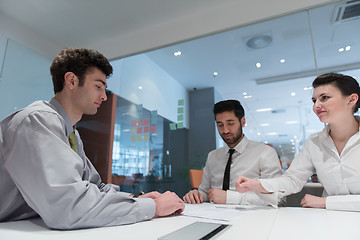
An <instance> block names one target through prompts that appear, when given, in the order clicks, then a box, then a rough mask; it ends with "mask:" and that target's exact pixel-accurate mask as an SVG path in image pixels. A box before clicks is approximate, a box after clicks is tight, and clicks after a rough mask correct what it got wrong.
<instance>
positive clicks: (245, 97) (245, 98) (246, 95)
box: [244, 95, 252, 99]
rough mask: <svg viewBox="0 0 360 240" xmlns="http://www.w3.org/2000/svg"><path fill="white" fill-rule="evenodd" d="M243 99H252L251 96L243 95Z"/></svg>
mask: <svg viewBox="0 0 360 240" xmlns="http://www.w3.org/2000/svg"><path fill="white" fill-rule="evenodd" d="M244 98H245V99H247V98H252V96H251V95H245V96H244Z"/></svg>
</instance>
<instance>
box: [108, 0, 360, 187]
mask: <svg viewBox="0 0 360 240" xmlns="http://www.w3.org/2000/svg"><path fill="white" fill-rule="evenodd" d="M359 6H360V1H339V2H335V3H333V4H330V5H326V6H321V7H318V8H314V9H309V10H305V11H302V12H297V13H293V14H290V15H287V16H281V17H278V18H274V19H270V20H267V21H263V22H259V23H255V24H252V25H248V26H241V27H239V28H237V29H231V30H229V31H226V32H222V33H217V34H214V35H211V36H206V37H202V38H199V39H195V40H191V41H187V42H183V43H179V44H176V45H172V46H168V47H165V48H162V49H158V50H154V51H151V52H147V53H143V54H141V55H142V56H146V58H147V59H148V60H149V61H150V62H151V63H152V64H155V65H156V66H157V67H159V68H161V69H162V70H163V71H164V72H166V73H167V74H168V75H170V76H171V77H172V78H174V79H175V80H176V81H178V82H179V83H180V84H181V85H182V86H183V87H185V88H186V89H187V91H189V92H192V91H196V90H198V89H203V88H209V87H211V88H214V89H215V91H216V92H217V93H218V94H219V95H220V96H221V98H222V99H237V100H239V101H240V102H241V103H242V105H243V106H244V108H245V112H246V113H245V117H246V120H247V124H246V126H245V127H244V133H245V135H246V136H247V137H248V138H249V139H251V140H254V141H259V142H263V143H266V144H270V145H272V146H273V147H274V148H275V149H276V151H277V152H278V155H279V157H280V159H281V161H282V163H283V169H284V171H285V170H286V169H287V167H288V166H289V165H290V164H291V161H292V159H293V158H294V156H295V155H296V154H297V153H298V152H299V150H300V149H301V146H302V144H303V142H304V141H305V140H306V139H307V138H308V137H309V135H310V134H312V133H315V132H318V131H321V129H322V128H323V127H324V125H323V124H322V123H320V122H319V121H318V119H317V117H316V116H315V114H314V113H313V112H312V102H311V96H312V88H311V83H312V81H313V80H314V78H315V77H316V76H317V75H319V74H322V73H325V72H332V71H333V72H340V73H344V74H349V75H352V76H353V77H355V78H356V79H357V80H360V71H359V68H360V61H359V56H360V31H358V30H357V29H358V26H359V25H360V18H359V16H360V13H359V9H360V7H359ZM122 61H123V62H126V61H127V58H124V59H122ZM136 68H138V69H144V68H145V69H146V68H148V66H146V65H144V64H139V65H136ZM122 70H123V69H122ZM123 81H125V82H126V81H138V79H131V80H130V79H124V80H123ZM136 94H140V95H141V92H140V93H136ZM119 102H121V104H120V105H119V106H118V107H117V113H116V119H117V120H116V126H115V140H114V149H113V170H112V172H113V174H115V175H118V176H124V177H122V179H121V183H122V185H123V186H124V188H127V187H128V189H127V190H128V191H131V192H133V191H135V190H146V191H148V190H162V189H164V190H167V189H166V188H165V187H164V184H163V183H164V179H166V180H167V181H168V182H171V181H175V182H176V181H177V180H174V179H175V178H174V175H176V174H177V176H178V177H179V179H182V182H181V183H180V184H182V185H184V184H185V185H186V181H188V178H187V175H186V171H187V170H188V168H189V166H191V161H192V159H187V161H183V162H182V163H181V164H180V166H179V165H178V166H176V167H174V163H175V162H176V161H177V160H176V154H175V153H173V152H176V151H169V149H170V148H171V147H172V148H174V149H176V148H178V147H179V146H181V147H180V148H181V150H180V151H178V152H181V151H186V149H187V147H186V144H187V142H188V139H187V137H186V131H187V130H188V129H190V130H191V126H192V123H191V122H190V123H189V126H190V127H189V128H188V129H176V128H175V129H173V128H172V125H171V123H172V124H174V123H173V122H171V121H169V120H167V119H165V118H163V117H162V116H160V115H157V113H156V111H149V110H147V109H145V108H144V107H142V105H141V104H137V105H136V104H133V103H131V102H129V101H127V100H125V99H122V100H119ZM189 104H191V102H190V103H189ZM209 111H211V109H209ZM153 121H155V122H153ZM208 121H213V119H212V118H211V119H208ZM154 126H155V127H154ZM153 127H154V128H153ZM155 128H156V130H155ZM152 129H153V130H154V131H152ZM171 129H173V130H171ZM176 133H177V134H178V133H180V135H181V134H183V135H182V137H180V138H179V137H178V136H177V137H171V136H172V134H176ZM214 134H215V133H214ZM198 137H199V139H198V141H202V139H201V136H198ZM179 141H180V142H181V141H184V142H182V143H179ZM206 154H207V152H206V153H205V152H204V153H203V157H202V159H201V161H200V162H201V163H202V164H203V162H204V161H205V158H206ZM185 158H189V156H187V155H186V154H185ZM200 165H201V164H200ZM146 179H152V180H151V181H152V182H154V181H153V180H156V181H160V182H162V183H161V185H157V187H156V186H155V187H154V188H152V187H148V185H146V184H148V183H149V182H151V181H146ZM184 179H185V180H184ZM126 181H129V182H126ZM131 181H133V182H131ZM160 186H162V187H163V188H161V187H160ZM168 186H170V185H168ZM185 188H189V185H186V187H184V189H185ZM169 189H171V188H169ZM184 189H183V191H182V192H181V191H180V192H181V193H183V192H185V190H184ZM187 190H188V189H187ZM181 193H180V194H181Z"/></svg>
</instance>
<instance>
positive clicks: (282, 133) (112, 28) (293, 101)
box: [0, 0, 360, 145]
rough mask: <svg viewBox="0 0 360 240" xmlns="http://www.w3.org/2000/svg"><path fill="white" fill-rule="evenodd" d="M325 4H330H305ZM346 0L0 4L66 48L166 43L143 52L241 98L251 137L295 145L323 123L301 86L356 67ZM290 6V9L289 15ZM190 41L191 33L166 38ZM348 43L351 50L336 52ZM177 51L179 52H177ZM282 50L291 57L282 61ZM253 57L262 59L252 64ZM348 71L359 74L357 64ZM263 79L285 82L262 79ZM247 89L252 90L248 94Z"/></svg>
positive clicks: (133, 49) (126, 50)
mask: <svg viewBox="0 0 360 240" xmlns="http://www.w3.org/2000/svg"><path fill="white" fill-rule="evenodd" d="M326 2H334V3H333V4H332V5H328V6H320V7H318V8H315V9H311V10H309V11H300V12H299V10H303V9H306V8H308V7H311V6H318V5H321V4H324V3H326ZM340 3H345V2H339V1H329V0H311V1H310V0H308V1H290V0H287V1H280V0H277V1H261V0H248V1H238V0H223V1H218V0H197V1H194V0H182V1H178V0H167V1H161V0H132V1H130V0H128V1H126V0H122V1H117V0H107V1H96V0H86V1H84V0H83V1H79V0H78V1H73V0H61V1H53V0H0V12H1V13H2V14H4V15H6V16H8V17H9V18H11V19H13V20H15V21H17V22H19V23H20V24H23V25H25V26H27V27H28V28H29V29H31V30H33V31H34V32H37V33H39V35H41V36H43V37H45V38H47V39H49V40H51V41H52V42H54V43H56V44H57V45H59V46H60V47H61V48H62V47H68V46H82V47H91V48H95V49H97V50H99V51H100V52H103V53H105V55H106V56H108V57H109V58H112V59H116V58H119V57H122V56H128V55H132V54H134V53H139V52H143V51H145V50H149V49H158V48H159V47H161V46H165V45H168V47H165V48H161V49H158V50H154V51H152V52H148V53H146V54H147V55H148V56H149V57H150V58H151V59H152V60H153V61H154V62H156V63H157V64H158V65H159V66H160V67H162V68H163V69H164V70H165V71H166V72H168V73H169V74H170V75H171V76H173V77H174V78H175V79H176V80H177V81H179V82H180V83H181V84H182V85H183V86H184V87H186V88H187V89H189V90H191V89H193V88H198V89H200V88H205V87H214V88H215V89H216V91H217V92H219V93H220V94H221V95H222V96H223V98H224V99H230V98H234V99H238V100H240V101H241V102H242V103H243V105H244V106H245V110H246V118H247V126H246V128H245V132H246V134H247V135H248V137H249V138H250V139H253V140H257V141H268V142H269V143H273V144H275V145H278V144H284V143H290V139H292V138H294V136H297V139H298V140H299V139H301V140H303V139H304V137H306V136H307V135H308V134H310V133H312V131H314V130H318V129H319V128H322V126H323V125H322V124H320V123H319V121H318V120H317V119H316V117H315V116H314V114H313V113H312V106H311V101H310V99H311V94H312V93H311V90H310V91H304V87H308V86H310V85H311V82H312V80H313V79H314V76H315V75H317V74H319V73H322V72H324V71H329V68H330V69H333V70H334V71H343V70H345V69H353V68H358V66H359V63H360V60H359V56H360V31H358V29H359V24H360V22H359V19H357V20H353V21H349V22H344V23H339V24H334V23H333V22H332V19H333V16H334V11H335V8H336V5H338V4H340ZM301 4H302V5H301ZM289 12H290V13H293V14H290V15H285V14H286V13H289ZM227 13H228V14H227ZM279 15H281V17H279V18H276V19H270V18H271V17H272V16H279ZM44 19H46V20H45V21H44ZM269 19H270V20H269ZM260 20H267V21H260ZM248 23H253V24H251V25H247V24H248ZM245 25H246V26H245ZM238 26H242V27H239V28H237V27H238ZM226 29H227V30H228V31H225V30H226ZM229 29H230V30H229ZM211 32H218V34H216V35H209V33H211ZM160 33H161V34H160ZM258 34H267V35H270V36H271V37H272V42H271V44H270V45H269V46H268V47H266V48H263V49H251V48H249V47H247V46H246V40H247V39H248V38H249V37H251V36H254V35H258ZM119 36H121V37H119ZM199 36H206V37H203V38H198V37H199ZM186 39H194V40H191V41H188V42H182V43H179V44H176V45H173V46H171V45H170V44H171V43H174V42H180V41H182V40H186ZM126 40H127V42H126ZM114 44H115V45H114ZM169 45H170V46H169ZM347 45H351V51H347V52H342V53H339V52H338V51H337V50H338V49H339V48H340V47H345V46H347ZM114 46H116V47H114ZM178 50H180V51H182V55H181V56H180V57H174V55H173V52H174V51H178ZM55 52H56V53H57V52H58V50H56V51H55ZM281 58H284V59H286V62H285V63H282V64H281V63H280V62H279V60H280V59H281ZM256 62H261V63H262V67H261V68H259V69H258V68H256V67H255V63H256ZM337 66H341V67H337ZM334 67H335V68H334ZM214 71H217V72H218V73H219V75H218V76H217V77H214V76H213V72H214ZM304 73H306V74H304ZM350 73H351V74H352V75H354V76H355V77H356V78H358V79H359V77H360V74H359V72H358V71H351V72H350ZM267 79H268V80H287V81H279V82H274V83H269V84H261V85H258V84H256V80H267ZM289 79H292V80H289ZM243 92H246V93H247V94H248V95H251V96H252V98H248V99H244V98H243ZM292 92H295V93H296V95H295V96H294V97H291V95H290V94H291V93H292ZM259 108H272V109H273V110H275V111H274V112H275V113H274V112H256V109H259ZM288 121H297V122H298V123H296V124H286V122H288ZM262 124H269V126H263V125H262ZM275 133H277V134H275ZM271 134H274V135H271Z"/></svg>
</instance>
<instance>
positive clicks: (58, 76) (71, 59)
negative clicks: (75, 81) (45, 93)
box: [50, 48, 113, 93]
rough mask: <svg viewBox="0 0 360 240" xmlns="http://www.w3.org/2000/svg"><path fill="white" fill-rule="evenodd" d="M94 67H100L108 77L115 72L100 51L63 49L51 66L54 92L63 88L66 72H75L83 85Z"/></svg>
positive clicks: (80, 84)
mask: <svg viewBox="0 0 360 240" xmlns="http://www.w3.org/2000/svg"><path fill="white" fill-rule="evenodd" d="M94 68H98V69H99V70H100V71H102V72H103V73H104V74H105V75H106V77H109V76H110V75H111V74H112V72H113V69H112V66H111V65H110V63H109V61H108V60H107V59H106V58H105V57H104V56H103V55H102V54H101V53H99V52H98V51H95V50H89V49H85V48H67V49H63V50H62V51H61V53H60V54H59V55H58V56H56V57H55V59H54V61H53V63H52V65H51V67H50V73H51V75H52V80H53V85H54V92H55V93H57V92H60V91H61V90H62V89H63V87H64V75H65V73H66V72H73V73H74V74H75V75H76V76H77V77H78V78H79V86H82V85H83V84H84V77H85V74H87V73H88V72H91V71H93V69H94Z"/></svg>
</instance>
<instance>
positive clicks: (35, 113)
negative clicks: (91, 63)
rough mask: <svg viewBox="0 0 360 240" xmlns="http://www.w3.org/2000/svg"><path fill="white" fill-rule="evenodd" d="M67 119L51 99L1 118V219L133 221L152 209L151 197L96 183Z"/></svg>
mask: <svg viewBox="0 0 360 240" xmlns="http://www.w3.org/2000/svg"><path fill="white" fill-rule="evenodd" d="M73 130H74V129H73V126H72V124H71V121H70V118H69V116H68V115H67V113H66V111H65V110H64V109H63V107H62V106H61V105H60V104H59V103H58V102H57V101H56V100H55V99H54V98H53V99H52V100H51V101H50V102H45V101H37V102H35V103H33V104H31V105H29V106H28V107H26V108H24V109H22V110H20V111H18V112H16V113H14V114H12V115H11V116H9V117H7V118H6V119H4V120H3V121H2V122H1V123H0V196H1V197H0V222H1V221H11V220H20V219H26V218H29V217H33V216H37V215H40V217H41V218H42V219H43V220H44V222H45V223H46V224H47V225H48V226H49V227H51V228H58V229H74V228H87V227H102V226H112V225H120V224H128V223H134V222H138V221H143V220H146V219H150V218H152V217H153V216H154V214H155V202H154V201H153V200H152V199H150V198H137V199H135V198H131V197H130V196H129V194H127V193H122V192H119V190H120V189H119V186H115V185H112V184H107V185H106V184H104V183H101V179H100V176H99V174H98V173H97V171H96V170H95V168H94V167H93V165H92V164H91V162H90V161H89V159H88V158H87V157H86V156H85V152H84V149H83V144H82V141H81V139H80V136H79V133H78V132H77V131H76V130H75V133H76V141H77V147H78V153H76V152H75V151H73V149H71V147H70V144H69V141H68V136H69V135H70V134H71V132H72V131H73Z"/></svg>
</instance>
